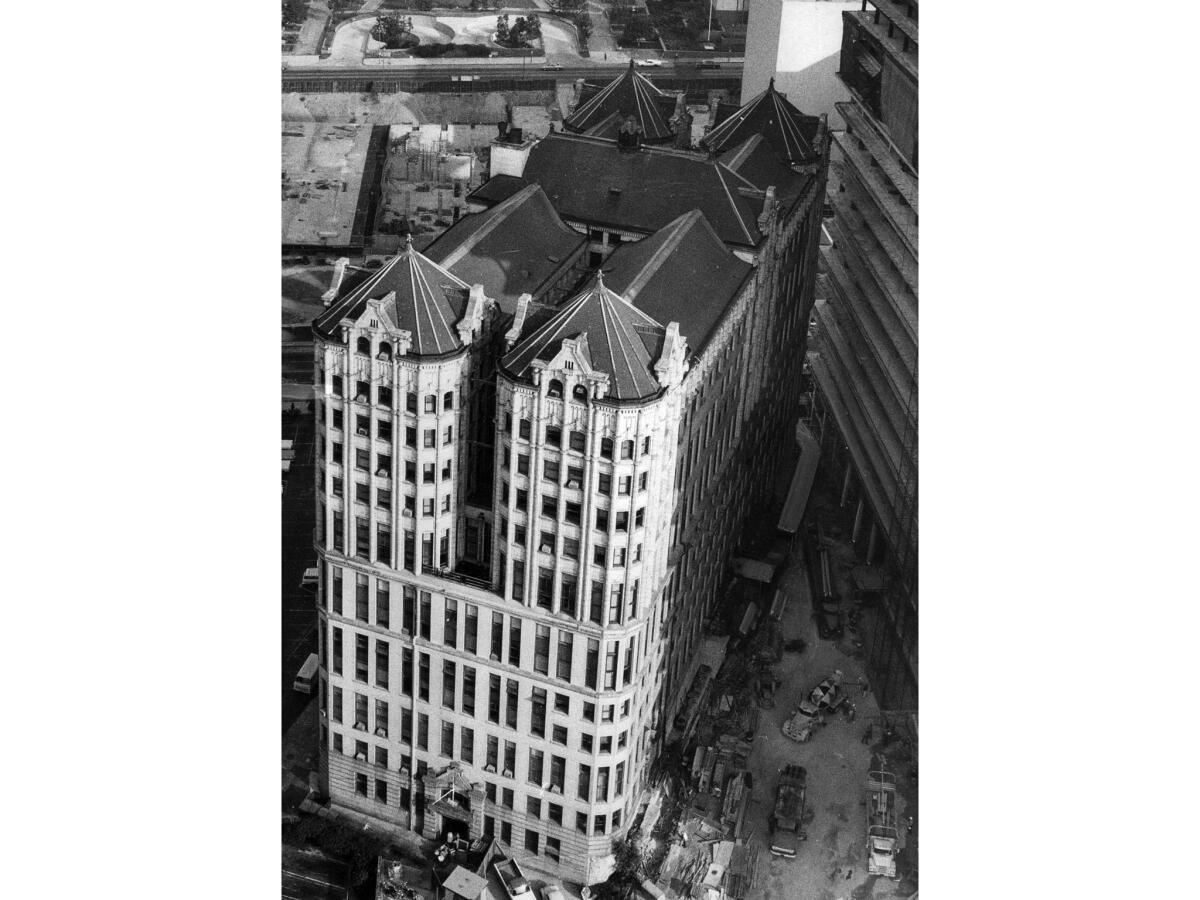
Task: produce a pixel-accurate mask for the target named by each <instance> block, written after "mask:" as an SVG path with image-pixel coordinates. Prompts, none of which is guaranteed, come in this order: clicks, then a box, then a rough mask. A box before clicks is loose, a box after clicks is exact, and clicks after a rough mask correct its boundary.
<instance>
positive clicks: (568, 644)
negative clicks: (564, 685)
mask: <svg viewBox="0 0 1200 900" xmlns="http://www.w3.org/2000/svg"><path fill="white" fill-rule="evenodd" d="M574 646H575V640H574V637H573V635H572V634H571V632H569V631H560V632H559V633H558V660H557V662H556V663H555V666H556V669H555V675H557V676H558V677H559V678H561V679H562V680H563V681H566V682H568V683H569V682H570V681H571V651H572V649H573V648H574ZM558 696H560V697H561V696H563V695H561V694H560V695H558ZM556 705H557V703H556Z"/></svg>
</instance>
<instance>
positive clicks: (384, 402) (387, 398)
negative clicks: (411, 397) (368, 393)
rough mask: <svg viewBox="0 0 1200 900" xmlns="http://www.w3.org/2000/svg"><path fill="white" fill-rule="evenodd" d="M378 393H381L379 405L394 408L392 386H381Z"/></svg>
mask: <svg viewBox="0 0 1200 900" xmlns="http://www.w3.org/2000/svg"><path fill="white" fill-rule="evenodd" d="M378 393H379V401H378V402H379V405H380V406H386V407H387V408H388V409H391V408H392V389H391V388H390V387H381V388H379V390H378Z"/></svg>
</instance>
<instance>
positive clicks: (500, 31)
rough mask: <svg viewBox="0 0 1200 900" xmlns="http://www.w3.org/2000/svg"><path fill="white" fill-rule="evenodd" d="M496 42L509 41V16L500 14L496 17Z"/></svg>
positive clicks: (503, 42)
mask: <svg viewBox="0 0 1200 900" xmlns="http://www.w3.org/2000/svg"><path fill="white" fill-rule="evenodd" d="M496 43H497V44H506V43H508V16H498V17H497V18H496Z"/></svg>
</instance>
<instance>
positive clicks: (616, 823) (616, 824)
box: [612, 809, 621, 831]
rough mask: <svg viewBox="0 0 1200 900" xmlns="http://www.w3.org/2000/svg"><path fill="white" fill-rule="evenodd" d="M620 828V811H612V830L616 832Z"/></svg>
mask: <svg viewBox="0 0 1200 900" xmlns="http://www.w3.org/2000/svg"><path fill="white" fill-rule="evenodd" d="M620 827H621V810H619V809H614V810H613V813H612V830H613V831H616V830H617V829H618V828H620Z"/></svg>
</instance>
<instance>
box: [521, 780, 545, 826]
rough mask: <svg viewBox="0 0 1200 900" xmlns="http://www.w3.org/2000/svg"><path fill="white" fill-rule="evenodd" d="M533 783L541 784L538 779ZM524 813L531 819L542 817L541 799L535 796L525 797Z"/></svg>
mask: <svg viewBox="0 0 1200 900" xmlns="http://www.w3.org/2000/svg"><path fill="white" fill-rule="evenodd" d="M530 780H531V781H532V780H533V779H530ZM535 783H536V784H538V785H539V786H540V785H541V782H540V781H538V782H535ZM525 815H527V816H529V818H531V819H540V818H541V817H542V801H541V800H540V799H538V798H537V797H527V798H526V799H525Z"/></svg>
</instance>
